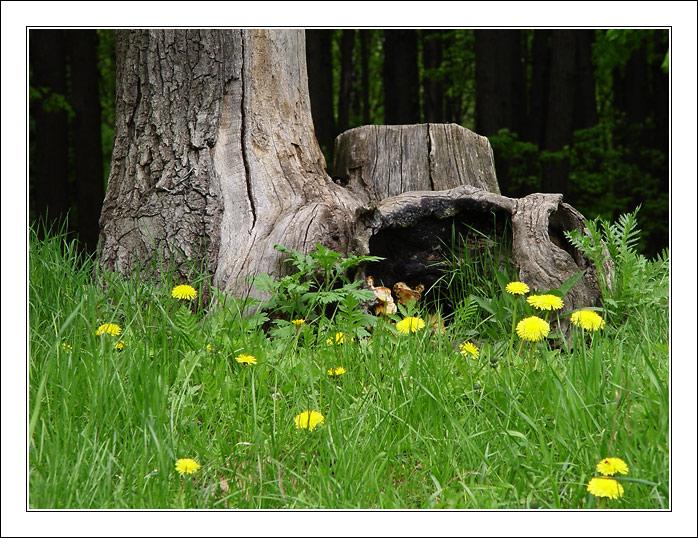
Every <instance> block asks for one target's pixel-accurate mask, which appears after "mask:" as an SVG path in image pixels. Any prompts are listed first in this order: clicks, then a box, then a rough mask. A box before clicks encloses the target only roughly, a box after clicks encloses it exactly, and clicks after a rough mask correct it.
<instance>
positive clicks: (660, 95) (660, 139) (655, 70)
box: [651, 30, 669, 192]
mask: <svg viewBox="0 0 698 538" xmlns="http://www.w3.org/2000/svg"><path fill="white" fill-rule="evenodd" d="M666 33H668V31H667V30H664V31H661V32H656V33H655V35H654V48H655V51H662V52H663V51H666V50H667V49H668V46H669V45H668V39H667V36H666ZM663 61H664V56H663V55H661V54H659V55H657V59H656V60H655V62H654V64H653V65H652V66H651V68H652V102H653V103H654V107H653V108H654V110H653V111H652V112H653V115H654V123H655V136H654V137H653V142H654V143H656V144H657V147H658V148H659V149H660V150H661V151H662V152H663V153H664V154H665V155H667V156H668V155H669V136H668V133H669V73H665V72H664V71H662V62H663ZM664 178H665V179H666V189H664V190H665V191H666V192H668V191H669V174H666V175H665V176H664Z"/></svg>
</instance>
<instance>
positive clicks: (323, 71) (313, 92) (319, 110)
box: [305, 30, 336, 155]
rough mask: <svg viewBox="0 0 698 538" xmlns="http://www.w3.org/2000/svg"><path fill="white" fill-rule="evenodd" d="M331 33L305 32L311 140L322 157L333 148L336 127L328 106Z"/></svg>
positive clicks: (332, 109) (320, 31) (331, 105)
mask: <svg viewBox="0 0 698 538" xmlns="http://www.w3.org/2000/svg"><path fill="white" fill-rule="evenodd" d="M332 33H333V30H306V31H305V37H306V48H307V62H308V89H309V91H310V107H311V109H312V114H313V124H314V125H315V136H316V137H317V140H318V142H319V143H320V147H321V148H322V149H323V151H324V152H325V154H326V155H331V152H332V148H333V147H334V137H335V136H336V127H335V123H334V105H333V103H332V95H333V93H334V92H333V91H332Z"/></svg>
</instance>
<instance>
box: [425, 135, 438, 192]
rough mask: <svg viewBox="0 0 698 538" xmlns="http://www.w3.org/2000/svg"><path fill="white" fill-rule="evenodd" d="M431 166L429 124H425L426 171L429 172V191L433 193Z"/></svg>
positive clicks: (434, 188)
mask: <svg viewBox="0 0 698 538" xmlns="http://www.w3.org/2000/svg"><path fill="white" fill-rule="evenodd" d="M431 166H432V162H431V123H427V170H428V171H429V185H431V190H432V191H435V190H436V187H435V186H434V174H432V170H431Z"/></svg>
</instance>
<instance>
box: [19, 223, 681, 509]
mask: <svg viewBox="0 0 698 538" xmlns="http://www.w3.org/2000/svg"><path fill="white" fill-rule="evenodd" d="M80 260H81V258H80V257H79V256H78V253H77V247H76V244H75V243H74V242H71V241H68V240H67V238H66V237H65V236H64V235H62V234H57V235H54V236H52V237H49V238H48V239H45V240H42V241H39V240H38V239H37V237H36V234H34V233H33V232H31V234H30V254H29V356H28V382H29V408H28V412H29V416H28V422H29V432H28V434H29V454H28V458H29V480H28V481H29V496H28V497H29V507H30V508H32V509H42V508H50V509H61V508H71V509H100V508H101V509H121V508H130V509H158V508H163V509H175V508H206V509H223V508H245V509H260V508H263V509H286V508H289V509H291V508H297V509H312V508H329V509H351V508H360V509H373V508H400V509H426V508H458V509H492V508H495V509H527V508H541V509H546V508H548V509H584V508H599V507H604V508H633V509H638V508H640V509H667V508H669V507H670V499H669V388H668V387H669V345H668V342H669V331H668V328H669V315H668V306H667V305H666V304H665V303H662V302H661V301H660V302H659V303H658V304H655V305H653V306H652V307H646V306H643V305H635V306H633V305H630V304H628V305H627V308H628V311H627V316H625V317H623V318H622V319H619V320H618V321H617V322H616V323H614V324H611V323H607V324H606V326H605V327H604V328H603V330H600V331H597V332H593V333H587V334H583V333H582V332H581V331H579V330H577V329H576V328H575V329H574V330H573V331H572V332H573V340H571V341H569V342H567V341H563V340H560V341H559V342H558V345H554V341H553V340H548V339H546V340H543V341H542V342H539V343H533V342H523V341H521V340H520V339H519V337H518V336H516V335H513V336H512V327H513V321H516V320H513V319H512V316H513V315H514V314H513V312H514V305H515V306H516V316H517V319H520V318H521V317H522V316H523V315H524V312H527V310H526V309H528V311H530V307H529V306H528V305H526V303H525V301H524V298H523V297H515V296H511V295H509V294H507V293H506V292H505V291H504V289H503V287H502V286H501V285H500V283H498V282H497V281H494V280H492V279H490V280H489V283H490V285H489V287H488V288H487V290H486V292H487V293H488V294H490V296H489V297H478V298H477V300H475V298H473V297H471V296H461V297H459V298H458V301H457V303H456V305H455V310H454V313H453V316H452V317H451V318H450V320H447V321H450V323H447V324H446V326H445V327H444V328H443V330H440V329H438V328H434V327H432V326H431V324H430V323H427V325H426V326H425V327H424V328H423V329H420V330H418V331H416V332H414V333H408V334H401V333H399V332H398V331H397V330H396V325H395V322H396V321H399V320H400V319H402V318H403V317H405V316H407V315H413V316H418V317H421V318H423V319H425V320H426V319H428V313H427V312H426V311H425V310H424V308H425V306H424V305H420V304H416V305H415V304H412V305H410V306H409V308H408V310H404V309H401V311H400V312H399V313H398V314H396V315H394V316H392V319H385V318H380V319H379V318H373V319H367V317H366V316H365V314H363V313H361V312H359V308H357V307H356V302H355V301H354V302H352V300H351V299H347V300H346V301H344V302H343V303H342V304H343V307H344V310H341V309H340V310H339V311H337V312H335V313H333V314H332V315H329V316H324V315H314V314H313V313H312V312H294V313H293V314H290V315H289V316H288V317H287V319H286V320H277V321H276V323H272V322H270V321H269V319H268V317H266V316H265V315H264V314H263V313H262V312H261V311H258V312H257V313H256V314H254V315H248V316H243V315H241V312H242V311H243V309H244V307H245V306H246V305H245V304H244V303H243V302H242V301H239V300H235V299H232V298H225V297H223V296H220V297H219V300H218V301H217V302H215V303H214V304H215V306H210V307H208V308H206V309H204V308H200V307H199V303H198V302H197V301H187V300H183V299H175V298H173V297H172V296H171V290H172V287H173V286H174V285H177V284H182V283H183V282H174V281H173V280H172V278H171V277H169V278H167V277H166V278H165V279H163V281H162V283H160V284H153V283H149V282H145V281H143V280H141V279H139V278H131V279H123V278H122V277H120V276H118V275H110V274H102V275H101V278H102V279H103V280H100V281H99V282H100V283H99V284H97V283H95V282H96V280H95V278H94V274H95V267H94V263H93V262H92V261H91V260H87V261H80ZM452 276H453V275H452ZM456 276H457V275H456ZM461 276H462V275H461ZM508 276H509V277H510V278H512V279H513V275H508ZM500 278H501V276H500ZM203 282H205V277H203V276H202V275H196V274H192V276H191V279H190V281H189V282H187V284H192V285H193V286H194V287H195V288H199V287H200V285H201V284H202V283H203ZM645 284H646V283H645ZM459 290H461V291H459V292H458V293H462V288H459ZM349 297H351V296H349ZM517 301H518V303H517ZM347 305H348V306H347ZM529 313H530V312H529ZM601 313H602V314H603V312H601ZM294 318H306V322H305V323H303V324H301V325H298V326H296V325H294V324H291V323H290V320H291V319H294ZM371 318H372V316H371ZM553 318H554V315H553V316H551V319H553ZM614 319H615V318H614ZM107 323H114V324H117V325H119V326H120V327H121V328H122V330H123V332H122V333H121V334H119V335H110V334H102V335H97V334H95V333H96V330H97V328H98V327H100V326H101V325H103V324H107ZM367 329H368V330H367ZM337 332H342V333H343V336H344V338H343V340H342V342H341V343H338V342H337V339H336V337H335V334H336V333H337ZM464 340H474V341H475V342H476V343H477V345H478V349H479V355H478V356H477V357H474V356H473V355H462V354H461V353H459V352H458V349H459V347H458V344H459V343H460V342H462V341H464ZM117 344H119V345H117ZM572 344H574V345H572ZM119 348H120V349H119ZM243 353H246V354H251V355H253V356H254V357H255V358H256V361H257V363H256V364H250V365H245V364H241V363H238V362H237V361H236V360H235V357H237V356H239V355H240V354H243ZM340 366H341V367H343V368H344V369H345V370H346V372H345V373H343V374H342V375H338V376H331V375H328V370H329V369H333V368H336V367H340ZM306 410H315V411H317V412H319V413H321V414H322V415H323V417H324V423H322V424H319V425H318V426H317V427H316V428H314V429H313V430H312V431H310V430H308V429H300V428H297V427H296V425H295V424H294V417H296V416H297V415H298V414H299V413H301V412H303V411H306ZM605 457H618V458H621V459H623V460H624V461H625V462H627V464H628V466H629V469H630V472H629V474H628V475H627V477H621V479H622V480H623V481H622V484H623V486H624V488H625V494H624V495H623V496H622V497H621V498H619V499H616V500H607V499H599V498H596V497H594V496H592V495H591V494H590V493H588V492H587V490H586V485H587V483H588V481H589V480H590V479H591V478H592V477H594V476H598V473H597V472H596V470H595V467H596V464H597V463H598V462H599V461H600V460H601V459H602V458H605ZM179 458H192V459H194V460H195V461H196V462H198V463H199V464H200V465H201V468H200V469H199V471H198V472H196V473H194V474H186V475H183V476H180V475H179V473H178V472H177V471H176V470H175V463H176V461H177V460H178V459H179Z"/></svg>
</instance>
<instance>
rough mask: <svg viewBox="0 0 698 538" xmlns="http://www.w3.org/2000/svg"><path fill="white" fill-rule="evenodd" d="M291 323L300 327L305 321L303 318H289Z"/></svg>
mask: <svg viewBox="0 0 698 538" xmlns="http://www.w3.org/2000/svg"><path fill="white" fill-rule="evenodd" d="M291 323H293V324H294V325H295V326H296V327H300V326H301V325H303V324H304V323H305V320H304V319H303V318H300V319H294V320H291Z"/></svg>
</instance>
